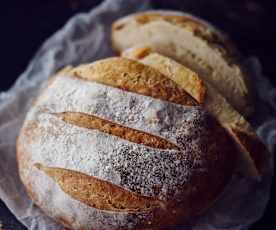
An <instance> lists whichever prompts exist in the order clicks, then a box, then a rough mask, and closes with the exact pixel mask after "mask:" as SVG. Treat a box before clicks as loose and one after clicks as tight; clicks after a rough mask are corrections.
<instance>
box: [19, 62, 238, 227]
mask: <svg viewBox="0 0 276 230" xmlns="http://www.w3.org/2000/svg"><path fill="white" fill-rule="evenodd" d="M118 68H119V70H118ZM62 73H64V72H61V75H57V76H55V77H53V78H52V79H51V80H50V81H49V84H48V86H47V88H46V89H44V90H43V91H42V93H41V95H40V96H39V97H38V98H37V100H36V101H35V103H34V105H33V106H32V108H31V109H30V111H29V113H28V114H27V117H26V119H25V122H24V125H23V127H22V129H21V132H20V134H19V137H18V139H17V159H18V165H19V174H20V177H21V179H22V182H23V184H24V185H25V187H26V190H27V191H28V193H29V195H30V196H31V198H32V199H33V200H34V202H35V203H36V204H37V205H38V206H39V207H41V208H42V209H43V210H44V212H45V213H47V215H49V216H51V217H52V218H53V219H55V220H56V221H57V222H59V223H62V224H63V225H64V226H66V227H68V228H70V229H164V228H166V227H172V226H175V225H177V224H179V223H181V222H183V221H186V220H189V219H190V218H192V217H195V216H197V215H199V214H200V213H201V212H203V211H204V210H206V209H207V208H208V207H209V206H210V205H212V203H213V202H214V201H215V200H216V199H217V197H218V196H219V194H220V193H221V192H222V190H223V189H224V187H225V186H226V184H227V183H228V181H229V179H230V178H231V175H232V173H233V170H234V167H235V159H236V149H235V147H234V144H233V143H232V139H231V138H230V137H229V135H228V133H227V132H226V131H225V129H224V128H223V127H222V126H221V125H219V123H218V122H217V121H216V120H215V119H214V118H213V117H212V116H210V115H209V114H208V113H207V112H205V111H204V110H202V109H201V107H199V106H194V105H195V104H196V103H195V100H194V99H193V98H192V97H190V96H189V95H188V94H187V93H186V92H185V91H184V90H183V89H182V88H181V87H180V86H178V85H177V84H176V83H175V82H174V81H172V80H171V79H169V78H167V77H165V76H164V75H162V74H161V73H159V72H158V71H157V70H154V69H153V68H151V67H149V66H144V65H143V64H140V63H137V62H136V61H133V60H127V59H124V58H111V59H106V60H102V61H99V62H96V63H92V64H87V65H83V66H81V67H77V68H72V69H68V71H67V70H66V76H64V75H63V74H62ZM149 74H150V76H149ZM126 75H127V76H128V77H129V78H126V77H125V76H126ZM148 78H150V79H148ZM128 79H129V81H128ZM143 85H144V88H143V90H142V88H141V87H142V86H143ZM187 95H188V96H187ZM180 98H182V99H180Z"/></svg>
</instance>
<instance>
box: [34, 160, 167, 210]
mask: <svg viewBox="0 0 276 230" xmlns="http://www.w3.org/2000/svg"><path fill="white" fill-rule="evenodd" d="M35 167H36V168H37V169H38V170H41V171H43V172H44V173H46V174H47V175H48V176H50V177H51V178H52V179H53V180H55V181H56V182H57V183H58V184H59V186H60V188H61V189H62V190H63V191H64V192H66V193H67V194H69V195H70V196H71V197H73V198H74V199H77V200H79V201H80V202H83V203H85V204H87V205H89V206H91V207H93V208H97V209H101V210H105V211H114V212H140V211H149V210H151V209H153V208H155V207H160V206H162V202H161V201H158V200H155V199H153V198H148V197H144V196H141V195H138V194H135V193H133V192H129V191H127V190H125V189H122V188H120V187H118V186H116V185H114V184H111V183H109V182H107V181H103V180H99V179H97V178H95V177H92V176H88V175H86V174H84V173H80V172H77V171H73V170H68V169H62V168H53V167H46V166H44V165H41V164H35Z"/></svg>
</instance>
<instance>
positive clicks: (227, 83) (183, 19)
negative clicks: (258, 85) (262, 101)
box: [112, 12, 253, 115]
mask: <svg viewBox="0 0 276 230" xmlns="http://www.w3.org/2000/svg"><path fill="white" fill-rule="evenodd" d="M112 43H113V47H114V49H115V50H117V51H119V52H121V51H124V50H126V49H128V48H131V47H133V46H136V45H147V46H149V47H151V48H152V49H153V50H154V51H157V52H158V53H161V54H163V55H165V56H168V57H171V58H173V59H175V60H176V61H178V62H180V63H182V64H184V65H185V66H187V67H189V68H190V69H192V70H193V71H195V72H196V73H198V74H199V75H200V76H201V77H202V78H203V79H205V80H207V81H208V82H209V83H211V84H212V85H213V86H214V87H215V88H216V89H217V90H218V91H219V92H220V93H221V94H222V95H223V96H224V97H225V98H226V99H227V100H228V101H229V103H230V104H231V105H232V106H233V107H234V108H235V109H236V110H237V111H239V112H240V113H241V114H243V115H248V114H250V113H251V112H252V110H253V106H252V103H251V90H250V88H251V87H250V84H249V81H248V79H247V76H246V73H245V72H244V70H242V67H241V66H240V65H239V64H238V63H239V60H238V59H239V58H238V57H237V56H238V55H237V52H236V51H235V48H234V47H233V46H232V45H231V44H230V43H229V42H228V41H226V38H225V37H223V36H222V35H221V33H220V32H218V31H217V30H215V29H214V28H213V27H212V26H210V25H207V24H206V23H204V22H202V21H200V20H198V19H196V18H194V17H191V16H187V15H180V14H173V13H171V12H168V13H164V12H162V13H160V12H155V13H154V12H143V13H138V14H134V15H130V16H127V17H125V18H123V19H119V20H118V21H116V22H114V23H113V27H112Z"/></svg>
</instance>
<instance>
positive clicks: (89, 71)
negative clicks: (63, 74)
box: [68, 58, 198, 105]
mask: <svg viewBox="0 0 276 230" xmlns="http://www.w3.org/2000/svg"><path fill="white" fill-rule="evenodd" d="M68 75H70V76H75V77H79V78H82V79H86V80H90V81H96V82H98V83H102V84H105V85H109V86H113V87H117V88H120V89H123V90H126V91H130V92H135V93H138V94H142V95H146V96H151V97H154V98H158V99H161V100H167V101H170V102H174V103H177V104H181V105H198V103H197V102H196V101H195V100H194V99H193V98H192V97H191V96H190V95H189V94H187V93H186V92H185V91H184V90H183V89H181V88H180V87H179V86H178V85H177V84H175V83H174V82H173V81H171V80H170V79H167V78H166V77H165V76H163V75H162V74H161V73H160V72H158V71H157V70H155V69H153V68H151V67H149V66H145V65H143V64H141V63H138V62H136V61H133V60H129V59H125V58H108V59H104V60H101V61H97V62H94V63H92V64H88V65H81V66H80V67H77V68H74V69H72V70H71V71H70V72H69V73H68Z"/></svg>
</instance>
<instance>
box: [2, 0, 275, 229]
mask: <svg viewBox="0 0 276 230" xmlns="http://www.w3.org/2000/svg"><path fill="white" fill-rule="evenodd" d="M146 9H150V0H143V1H141V0H140V1H138V0H128V1H127V0H105V1H104V2H103V3H102V4H101V5H99V6H98V7H96V8H94V9H93V10H91V11H90V12H89V13H85V14H84V13H83V14H78V15H76V16H74V17H73V18H72V19H70V20H69V21H68V23H67V24H66V25H65V26H64V27H63V28H62V29H61V30H60V31H58V32H56V33H55V34H54V35H53V36H52V37H51V38H50V39H48V40H47V41H46V42H45V43H44V44H43V45H42V47H41V48H40V50H39V51H38V52H37V54H36V55H35V57H34V58H33V60H32V61H31V62H30V64H29V66H28V68H27V69H26V71H25V72H24V73H23V74H22V75H21V76H20V77H19V78H18V80H17V81H16V83H15V84H14V86H13V87H11V89H10V90H9V91H7V92H3V93H1V94H0V199H2V200H3V201H4V202H5V203H6V205H7V206H8V208H9V209H10V210H11V211H12V212H13V214H14V215H15V216H16V218H17V219H18V220H19V221H20V222H22V223H23V224H24V225H25V226H26V227H28V229H31V230H34V229H39V230H58V229H59V230H61V229H64V228H63V227H61V226H60V225H58V224H56V223H54V222H53V221H52V220H50V219H49V218H48V217H46V215H44V214H43V213H42V212H41V211H40V210H39V209H38V208H37V207H36V206H35V205H34V204H33V203H32V201H31V200H30V198H28V196H27V194H26V193H25V190H24V188H23V186H22V184H21V182H20V180H19V176H18V173H17V165H16V155H15V143H16V136H17V135H18V131H19V129H20V127H21V125H22V122H23V120H24V116H25V114H26V112H27V110H28V108H29V107H30V104H31V102H32V99H33V98H34V96H35V95H36V94H37V92H38V91H39V88H40V87H41V85H42V84H43V82H45V80H46V79H47V78H48V77H49V76H50V75H51V74H53V73H54V72H55V71H57V70H58V69H59V68H61V67H63V66H65V65H78V64H80V63H86V62H91V61H94V60H97V59H100V58H104V57H108V56H112V55H114V54H113V52H112V50H111V45H110V27H111V23H112V22H113V21H114V20H116V19H117V18H119V17H122V16H124V15H126V14H130V13H133V12H137V11H141V10H146ZM244 64H245V65H246V66H247V67H248V68H249V69H250V71H251V77H252V81H253V82H254V83H255V87H256V91H257V94H258V98H259V99H258V101H257V106H256V108H257V112H256V115H255V118H254V120H253V121H251V122H252V123H253V125H254V127H255V128H256V130H257V133H258V134H259V136H260V137H261V138H262V140H263V141H264V142H265V143H266V145H267V147H268V148H269V150H270V152H271V153H273V152H275V146H276V119H275V118H276V117H275V114H276V89H275V88H273V87H272V85H271V84H270V82H269V81H268V79H266V78H265V77H264V76H263V75H262V71H261V66H260V64H259V62H258V59H257V58H254V57H253V58H252V57H251V58H248V59H247V60H246V61H245V63H244ZM273 116H274V117H273ZM272 158H273V156H272V154H271V155H270V156H269V160H268V161H267V169H268V170H267V173H266V174H265V175H264V177H263V179H262V181H261V182H256V181H253V180H249V179H248V178H244V177H240V176H238V175H235V176H234V177H233V179H232V181H231V182H230V184H229V185H228V186H227V188H226V189H225V191H224V192H223V194H222V195H221V196H220V198H219V199H218V201H217V202H216V203H215V205H214V206H213V207H212V208H211V209H209V210H208V211H207V212H206V213H205V214H204V215H203V216H201V217H200V218H199V219H197V220H196V221H193V223H187V224H185V226H181V227H180V229H189V230H202V229H204V230H218V229H224V230H241V229H248V227H249V226H250V224H252V223H253V222H255V221H256V220H258V219H259V218H260V217H261V216H262V214H263V211H264V209H265V206H266V204H267V202H268V199H269V192H270V185H271V178H272V171H273V159H272Z"/></svg>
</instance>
